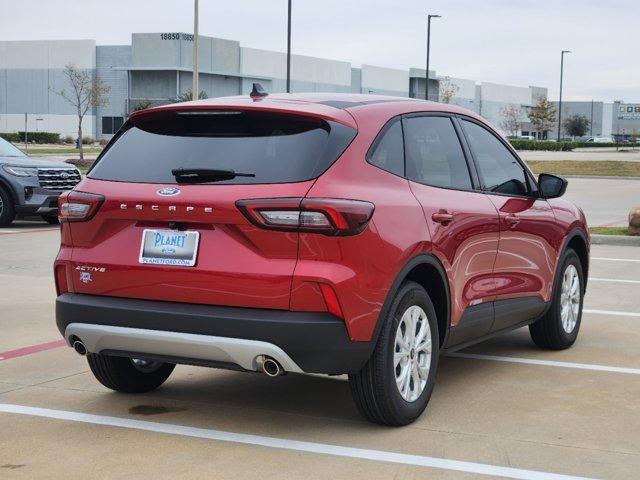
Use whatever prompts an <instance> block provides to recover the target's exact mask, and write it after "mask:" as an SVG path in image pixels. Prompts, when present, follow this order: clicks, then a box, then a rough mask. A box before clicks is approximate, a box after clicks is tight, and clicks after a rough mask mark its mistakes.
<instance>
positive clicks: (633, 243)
mask: <svg viewBox="0 0 640 480" xmlns="http://www.w3.org/2000/svg"><path fill="white" fill-rule="evenodd" d="M591 243H592V244H594V245H617V246H621V247H623V246H624V247H640V236H631V235H591Z"/></svg>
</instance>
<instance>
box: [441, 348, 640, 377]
mask: <svg viewBox="0 0 640 480" xmlns="http://www.w3.org/2000/svg"><path fill="white" fill-rule="evenodd" d="M446 355H447V357H456V358H469V359H473V360H491V361H494V362H508V363H524V364H527V365H542V366H545V367H561V368H575V369H578V370H592V371H596V372H613V373H627V374H631V375H640V368H626V367H610V366H608V365H597V364H594V363H574V362H557V361H554V360H537V359H534V358H520V357H504V356H499V355H481V354H477V353H457V352H456V353H447V354H446Z"/></svg>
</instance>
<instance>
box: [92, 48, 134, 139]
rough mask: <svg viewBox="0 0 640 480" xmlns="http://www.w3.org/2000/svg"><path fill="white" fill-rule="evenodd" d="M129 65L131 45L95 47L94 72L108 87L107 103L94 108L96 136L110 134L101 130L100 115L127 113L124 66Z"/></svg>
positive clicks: (126, 76)
mask: <svg viewBox="0 0 640 480" xmlns="http://www.w3.org/2000/svg"><path fill="white" fill-rule="evenodd" d="M130 65H131V47H130V46H128V45H104V46H102V45H101V46H98V47H96V73H97V75H98V78H99V79H100V80H101V81H102V83H104V84H105V85H106V86H108V87H109V94H108V99H109V101H108V103H107V104H106V105H104V106H102V107H98V108H96V117H97V124H96V129H97V133H96V135H97V137H98V138H100V137H105V136H108V135H111V134H110V133H105V132H103V131H102V121H101V119H102V117H122V118H123V119H124V117H126V116H127V114H128V113H129V108H130V105H129V102H128V99H129V79H128V73H127V70H126V68H128V67H129V66H130Z"/></svg>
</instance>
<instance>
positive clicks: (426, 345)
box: [393, 305, 432, 402]
mask: <svg viewBox="0 0 640 480" xmlns="http://www.w3.org/2000/svg"><path fill="white" fill-rule="evenodd" d="M431 347H432V346H431V327H430V326H429V319H428V318H427V314H426V313H425V311H424V310H423V309H422V308H421V307H419V306H418V305H412V306H410V307H409V308H407V309H406V310H405V312H404V313H403V314H402V317H400V321H399V322H398V328H397V329H396V336H395V347H394V350H393V351H394V353H393V367H394V372H395V378H396V386H397V387H398V391H399V392H400V395H401V396H402V398H404V399H405V400H406V401H407V402H415V401H416V400H417V399H418V398H419V397H420V395H421V394H422V392H423V391H424V389H425V387H426V385H427V380H428V378H429V370H430V368H431Z"/></svg>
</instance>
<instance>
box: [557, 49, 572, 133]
mask: <svg viewBox="0 0 640 480" xmlns="http://www.w3.org/2000/svg"><path fill="white" fill-rule="evenodd" d="M565 53H571V50H562V52H561V53H560V99H559V101H558V141H560V130H561V129H562V75H563V73H564V54H565Z"/></svg>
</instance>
